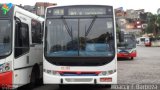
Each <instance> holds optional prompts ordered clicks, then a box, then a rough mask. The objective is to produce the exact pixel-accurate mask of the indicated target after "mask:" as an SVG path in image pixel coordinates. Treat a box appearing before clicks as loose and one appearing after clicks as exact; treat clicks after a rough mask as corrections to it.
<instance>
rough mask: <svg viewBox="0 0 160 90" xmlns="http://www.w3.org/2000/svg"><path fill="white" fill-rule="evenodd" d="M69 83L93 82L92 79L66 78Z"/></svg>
mask: <svg viewBox="0 0 160 90" xmlns="http://www.w3.org/2000/svg"><path fill="white" fill-rule="evenodd" d="M65 80H66V81H67V82H91V81H92V80H93V79H92V78H66V79H65Z"/></svg>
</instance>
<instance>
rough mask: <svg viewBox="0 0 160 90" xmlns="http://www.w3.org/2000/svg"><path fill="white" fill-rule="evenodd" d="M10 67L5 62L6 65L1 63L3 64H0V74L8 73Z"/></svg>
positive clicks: (9, 63)
mask: <svg viewBox="0 0 160 90" xmlns="http://www.w3.org/2000/svg"><path fill="white" fill-rule="evenodd" d="M11 66H12V63H11V62H6V63H3V64H0V73H3V72H7V71H10V70H11Z"/></svg>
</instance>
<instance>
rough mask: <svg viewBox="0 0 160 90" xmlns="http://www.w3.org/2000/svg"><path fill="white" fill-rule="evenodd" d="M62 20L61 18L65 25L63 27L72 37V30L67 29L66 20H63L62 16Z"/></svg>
mask: <svg viewBox="0 0 160 90" xmlns="http://www.w3.org/2000/svg"><path fill="white" fill-rule="evenodd" d="M62 20H63V23H64V25H65V28H66V29H67V32H68V34H69V36H70V37H71V38H72V37H73V35H72V30H70V29H69V27H68V24H67V22H66V20H65V18H64V17H62ZM71 29H72V28H71Z"/></svg>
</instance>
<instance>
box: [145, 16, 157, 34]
mask: <svg viewBox="0 0 160 90" xmlns="http://www.w3.org/2000/svg"><path fill="white" fill-rule="evenodd" d="M147 24H148V26H147V28H146V30H145V32H146V33H153V34H154V36H157V35H158V33H159V32H160V31H159V30H160V15H156V14H154V15H153V14H152V13H150V14H149V15H148V20H147Z"/></svg>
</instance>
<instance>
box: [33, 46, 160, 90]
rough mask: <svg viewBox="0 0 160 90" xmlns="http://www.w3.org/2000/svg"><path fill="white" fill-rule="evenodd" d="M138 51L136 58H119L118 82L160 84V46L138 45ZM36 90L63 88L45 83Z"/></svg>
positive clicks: (80, 89)
mask: <svg viewBox="0 0 160 90" xmlns="http://www.w3.org/2000/svg"><path fill="white" fill-rule="evenodd" d="M137 52H138V56H137V58H135V59H134V60H124V59H122V60H118V84H160V47H143V46H138V47H137ZM158 88H159V87H158ZM159 89H160V88H159ZM34 90H61V89H60V88H59V87H58V85H43V86H40V87H37V88H35V89H34ZM65 90H110V89H106V88H101V87H94V86H83V85H82V86H73V87H69V88H68V89H67V88H65Z"/></svg>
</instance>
